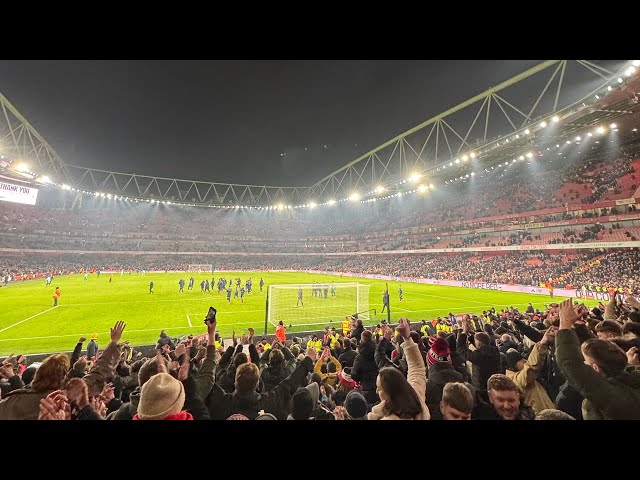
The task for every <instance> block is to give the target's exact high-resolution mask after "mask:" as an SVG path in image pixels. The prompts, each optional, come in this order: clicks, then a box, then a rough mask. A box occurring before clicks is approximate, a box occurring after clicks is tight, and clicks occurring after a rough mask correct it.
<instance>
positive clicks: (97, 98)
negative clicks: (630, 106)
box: [0, 60, 540, 185]
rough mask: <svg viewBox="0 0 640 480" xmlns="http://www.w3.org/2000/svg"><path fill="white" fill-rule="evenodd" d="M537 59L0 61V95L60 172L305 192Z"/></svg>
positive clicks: (520, 70)
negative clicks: (96, 171)
mask: <svg viewBox="0 0 640 480" xmlns="http://www.w3.org/2000/svg"><path fill="white" fill-rule="evenodd" d="M539 62H540V61H533V60H532V61H505V60H499V61H476V60H473V61H461V60H456V61H442V60H439V61H428V60H420V61H397V60H394V61H372V60H367V61H317V60H315V61H291V60H287V61H264V60H261V61H246V60H243V61H1V62H0V92H2V93H3V94H4V95H5V96H6V97H7V98H8V100H9V101H10V102H11V103H12V104H13V105H14V106H15V107H16V108H17V109H18V111H20V112H21V113H22V114H23V115H24V116H25V117H26V118H27V119H28V120H29V121H30V123H31V124H32V125H33V126H34V127H35V128H36V129H37V130H38V131H39V132H40V134H41V135H43V137H44V138H45V139H46V140H47V141H48V142H49V143H50V144H51V145H52V146H53V148H54V149H55V150H56V151H57V152H58V154H59V155H60V156H61V157H62V158H63V159H64V160H65V161H66V162H67V163H69V164H73V165H81V166H87V167H94V168H100V169H104V170H113V171H120V172H127V173H133V172H135V173H139V174H146V175H156V176H163V177H176V178H184V179H193V180H210V181H219V182H233V183H246V184H258V185H263V184H268V185H311V184H313V183H315V182H316V181H317V180H319V179H320V178H322V177H323V176H325V175H327V174H329V173H331V172H332V171H334V170H336V169H337V168H339V167H341V166H342V165H344V164H346V163H347V162H349V161H351V160H353V159H355V158H356V157H358V156H360V155H361V154H363V153H365V152H367V151H368V150H370V149H372V148H374V147H376V146H378V145H380V144H381V143H384V142H385V141H387V140H389V139H390V138H392V137H394V136H396V135H398V134H399V133H401V132H403V131H405V130H407V129H409V128H412V127H414V126H415V125H417V124H419V123H421V122H423V121H425V120H426V119H428V118H430V117H431V116H433V115H435V114H438V113H440V112H442V111H444V110H446V109H448V108H450V107H452V106H454V105H456V104H458V103H460V102H461V101H464V100H466V99H467V98H470V97H472V96H474V95H476V94H478V93H480V92H482V91H484V90H486V89H487V88H488V87H491V86H494V85H496V84H498V83H500V82H501V81H503V80H506V79H508V78H510V77H512V76H514V75H516V74H518V73H520V72H522V71H524V70H526V69H527V68H530V67H532V66H534V65H536V64H537V63H539ZM283 153H284V154H285V155H284V156H281V154H283Z"/></svg>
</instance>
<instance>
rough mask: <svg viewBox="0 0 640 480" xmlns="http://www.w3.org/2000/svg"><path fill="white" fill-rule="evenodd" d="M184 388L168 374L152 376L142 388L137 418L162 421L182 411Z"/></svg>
mask: <svg viewBox="0 0 640 480" xmlns="http://www.w3.org/2000/svg"><path fill="white" fill-rule="evenodd" d="M183 406H184V387H183V386H182V382H180V381H179V380H176V379H175V378H173V377H172V376H171V375H169V374H168V373H158V374H157V375H154V376H152V377H151V378H150V379H149V380H147V382H146V383H145V384H144V385H143V386H142V389H141V392H140V403H139V404H138V416H139V417H140V419H141V420H162V419H163V418H166V417H168V416H169V415H173V414H176V413H179V412H180V411H182V407H183Z"/></svg>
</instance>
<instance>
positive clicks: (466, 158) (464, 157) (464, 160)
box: [456, 155, 469, 163]
mask: <svg viewBox="0 0 640 480" xmlns="http://www.w3.org/2000/svg"><path fill="white" fill-rule="evenodd" d="M467 160H469V157H468V156H467V155H463V156H462V161H463V162H466V161H467ZM457 162H458V161H457V160H456V163H457Z"/></svg>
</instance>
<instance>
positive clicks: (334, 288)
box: [331, 282, 336, 298]
mask: <svg viewBox="0 0 640 480" xmlns="http://www.w3.org/2000/svg"><path fill="white" fill-rule="evenodd" d="M331 297H332V298H336V284H335V282H331Z"/></svg>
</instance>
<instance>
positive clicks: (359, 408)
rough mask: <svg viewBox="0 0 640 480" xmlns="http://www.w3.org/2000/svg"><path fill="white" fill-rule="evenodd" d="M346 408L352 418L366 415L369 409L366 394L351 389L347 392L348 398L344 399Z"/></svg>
mask: <svg viewBox="0 0 640 480" xmlns="http://www.w3.org/2000/svg"><path fill="white" fill-rule="evenodd" d="M344 408H345V410H346V411H347V414H348V415H349V416H350V417H351V418H363V417H366V415H367V411H368V410H369V407H368V405H367V401H366V400H365V398H364V395H362V394H361V393H360V392H359V391H357V390H351V391H350V392H349V393H348V394H347V398H345V400H344Z"/></svg>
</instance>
